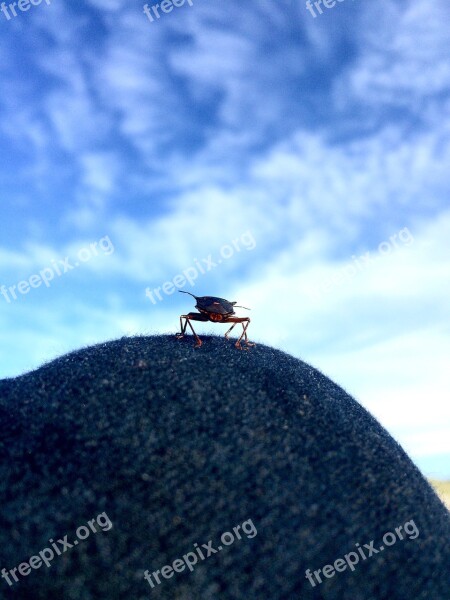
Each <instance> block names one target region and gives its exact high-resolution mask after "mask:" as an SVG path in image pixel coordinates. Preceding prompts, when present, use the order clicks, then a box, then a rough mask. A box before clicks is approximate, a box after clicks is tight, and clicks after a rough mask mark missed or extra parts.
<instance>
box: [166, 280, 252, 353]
mask: <svg viewBox="0 0 450 600" xmlns="http://www.w3.org/2000/svg"><path fill="white" fill-rule="evenodd" d="M178 291H179V292H182V293H183V294H189V295H190V296H192V297H193V298H195V299H196V301H197V302H196V304H195V308H196V309H197V310H198V311H199V312H190V313H188V314H187V315H181V316H180V328H181V332H180V333H177V336H176V337H177V338H178V339H181V338H182V337H184V334H185V333H186V327H187V326H188V325H189V327H190V328H191V331H192V333H193V334H194V337H195V341H196V343H195V345H194V348H200V346H201V345H202V341H201V339H200V338H199V337H198V335H197V334H196V333H195V331H194V328H193V327H192V323H191V321H212V322H213V323H233V324H232V326H231V327H230V329H229V330H228V331H227V332H226V334H225V337H226V339H228V334H229V333H230V332H231V330H232V329H233V328H234V327H235V326H236V325H237V324H238V323H241V324H242V333H241V336H240V338H239V339H238V341H237V342H236V344H235V346H236V348H239V350H242V346H241V340H242V338H244V344H245V345H246V346H255V344H252V343H251V342H249V341H248V337H247V327H248V326H249V324H250V319H249V318H248V317H236V316H234V314H235V313H234V309H235V307H236V308H245V306H236V302H229V301H228V300H225V298H216V297H214V296H194V294H191V293H190V292H185V291H183V290H178ZM245 310H250V309H249V308H245ZM183 319H184V323H183Z"/></svg>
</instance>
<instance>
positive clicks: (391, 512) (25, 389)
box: [0, 336, 450, 600]
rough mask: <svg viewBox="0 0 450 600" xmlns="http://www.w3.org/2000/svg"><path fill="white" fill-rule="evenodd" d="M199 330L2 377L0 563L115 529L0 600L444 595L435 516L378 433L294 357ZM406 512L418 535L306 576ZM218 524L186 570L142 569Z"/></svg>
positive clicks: (395, 599) (423, 491)
mask: <svg viewBox="0 0 450 600" xmlns="http://www.w3.org/2000/svg"><path fill="white" fill-rule="evenodd" d="M202 340H203V342H204V343H203V346H202V347H201V348H199V349H194V348H193V340H192V337H191V336H189V337H186V338H184V339H183V340H176V339H175V338H174V337H173V336H151V337H144V336H142V337H134V338H122V339H120V340H117V341H113V342H108V343H104V344H99V345H96V346H93V347H90V348H86V349H82V350H79V351H76V352H72V353H70V354H68V355H65V356H62V357H60V358H58V359H56V360H54V361H52V362H50V363H48V364H45V365H44V366H42V367H41V368H39V369H37V370H35V371H33V372H30V373H28V374H25V375H22V376H20V377H17V378H15V379H6V380H3V381H0V424H1V431H2V435H1V438H2V439H1V442H0V452H1V457H2V460H1V464H0V470H1V477H0V506H1V511H0V569H5V568H6V570H7V572H9V571H10V570H11V569H13V568H14V567H18V566H19V565H20V564H21V563H24V562H25V563H28V561H29V559H30V557H32V556H36V555H39V552H40V551H41V550H43V549H44V548H46V547H47V548H50V549H51V546H50V542H49V540H50V539H51V540H54V543H55V544H56V543H57V541H56V540H58V539H60V538H64V536H65V535H67V536H68V537H67V539H68V540H69V541H73V540H74V539H75V538H76V536H75V531H76V530H77V528H79V527H80V526H86V524H87V522H88V521H89V520H92V519H94V518H95V517H97V516H98V515H100V514H104V516H103V517H102V519H103V521H102V522H103V523H104V524H105V523H106V517H107V518H108V519H109V521H110V522H111V523H112V527H111V528H109V529H108V528H107V527H106V526H105V527H104V530H101V531H99V526H98V525H97V532H96V533H94V532H93V531H91V532H90V534H88V536H87V538H86V539H85V540H83V541H81V540H80V541H79V543H78V544H77V546H76V547H75V546H74V547H73V548H70V549H67V550H66V551H65V552H64V553H62V554H61V556H59V555H55V557H54V559H53V560H52V561H51V566H50V567H49V568H47V567H46V566H45V565H42V566H41V567H40V568H33V569H31V572H30V573H29V574H28V575H26V576H22V575H20V574H19V573H18V572H16V575H17V576H18V581H17V582H15V581H14V580H13V579H12V576H11V575H9V578H10V580H12V585H9V584H8V582H7V581H6V579H5V578H2V579H0V597H1V598H6V599H9V598H15V599H19V600H22V599H23V600H28V599H30V600H41V599H42V600H44V599H45V600H48V599H53V598H55V599H56V598H57V599H58V600H66V599H68V600H71V599H77V600H80V599H81V600H97V599H105V600H114V599H122V598H123V599H127V600H128V599H132V600H141V599H148V598H150V597H152V598H167V599H171V600H216V599H220V600H222V599H224V600H232V599H233V600H234V599H235V600H244V599H250V600H253V599H254V600H266V599H267V600H269V599H270V600H300V599H309V598H311V599H319V598H320V599H324V600H384V599H386V600H405V599H406V598H408V599H413V600H445V598H450V580H449V577H450V576H449V571H448V565H449V562H450V561H449V558H450V551H449V547H448V541H447V540H448V537H449V533H450V519H449V513H448V511H447V510H446V509H445V507H444V505H443V504H442V503H441V501H440V500H439V499H438V497H437V496H436V494H435V493H434V491H433V490H432V488H431V487H430V485H429V484H428V483H427V481H426V480H425V479H424V477H423V476H422V474H421V473H420V472H419V470H418V469H417V468H416V467H415V465H414V464H413V463H412V462H411V460H410V459H409V458H408V456H407V455H406V454H405V452H404V451H403V450H402V448H401V447H400V446H399V445H398V444H397V443H396V442H395V440H394V439H393V438H392V437H391V436H390V435H389V434H388V433H387V432H386V431H385V430H384V429H383V427H381V426H380V424H379V423H378V422H377V421H376V420H375V419H374V418H373V417H372V416H371V415H370V414H369V413H368V412H367V411H366V410H365V409H364V408H362V407H361V406H360V405H359V404H358V403H357V402H356V401H355V400H354V399H353V398H351V397H350V396H349V395H348V394H347V393H346V392H345V391H344V390H343V389H342V388H340V387H339V386H337V385H336V384H334V383H333V382H332V381H331V380H330V379H328V378H327V377H325V376H324V375H322V374H321V373H320V372H319V371H318V370H317V369H314V368H313V367H311V366H310V365H308V364H306V363H304V362H302V361H301V360H298V359H296V358H294V357H292V356H289V355H287V354H285V353H283V352H281V351H279V350H275V349H273V348H270V347H267V346H264V345H258V346H256V347H255V348H252V349H251V350H250V351H248V352H244V351H239V350H237V349H235V347H234V345H233V342H232V341H226V340H224V339H223V338H219V337H216V336H202ZM380 376H382V374H380ZM405 410H407V406H405ZM105 515H106V517H105ZM411 522H413V523H414V525H415V527H416V529H417V532H418V535H416V536H415V535H413V533H412V530H413V527H412V525H410V526H409V529H408V531H409V533H410V535H405V534H404V535H403V539H402V540H400V539H397V541H396V542H395V543H393V544H392V545H390V546H389V547H385V549H384V550H383V551H378V552H377V553H376V554H375V553H374V554H373V555H372V556H370V557H367V559H364V560H363V559H362V556H361V558H360V559H359V562H358V564H355V566H354V570H351V569H350V567H349V563H348V562H347V568H346V569H345V570H343V571H342V572H335V574H334V575H333V576H330V577H327V576H324V575H323V572H322V575H321V578H322V583H319V582H318V581H317V579H316V580H313V581H314V583H315V585H314V586H313V585H312V584H311V583H310V581H309V580H308V579H307V577H306V575H305V571H306V570H307V569H311V570H312V571H314V570H317V569H323V567H324V566H325V565H333V564H334V563H335V561H336V560H337V559H339V558H343V557H344V555H346V554H348V553H349V552H351V551H357V549H358V546H357V544H359V547H360V548H361V550H362V549H363V548H364V544H367V545H369V546H370V542H371V541H372V540H374V541H375V546H374V547H376V548H379V547H380V544H381V543H382V538H383V536H384V534H385V533H386V532H391V533H392V532H394V533H395V528H398V527H399V526H401V525H405V524H406V523H411ZM244 524H245V525H244ZM238 525H240V526H241V528H240V529H239V531H240V535H241V539H239V538H238V537H237V534H236V532H234V533H233V528H234V527H236V526H238ZM405 530H407V528H406V526H405V527H404V531H405ZM83 531H84V535H85V530H83ZM223 532H229V533H230V534H231V535H232V536H234V541H233V542H232V543H229V544H228V545H226V543H228V542H229V541H230V540H231V538H230V537H229V536H228V537H226V538H224V539H226V540H227V542H226V543H224V544H222V546H223V548H222V550H220V551H217V552H214V553H212V552H211V555H210V556H208V557H207V558H205V559H204V560H203V559H200V554H198V553H197V554H198V557H199V558H198V562H197V564H195V566H193V570H192V571H191V570H190V569H188V568H185V569H184V570H183V571H182V572H181V570H180V572H175V571H173V569H172V574H171V575H170V576H168V578H167V579H166V578H164V577H163V576H162V575H161V574H160V575H159V577H160V579H161V583H160V584H159V585H158V584H157V582H156V583H155V580H154V579H152V581H153V586H154V587H152V586H151V584H150V583H149V582H148V581H147V580H145V579H144V571H145V570H148V572H149V573H150V574H151V573H152V572H155V571H157V570H159V571H160V570H161V569H162V567H164V566H165V565H173V564H174V561H175V560H176V559H181V558H182V557H183V556H184V555H186V554H187V553H188V552H194V554H195V552H196V551H197V548H199V549H201V548H202V545H203V544H204V545H205V546H208V542H209V541H210V540H212V546H213V547H214V548H215V549H217V547H218V545H219V544H220V542H221V535H222V533H223ZM255 532H257V533H255ZM389 539H390V540H391V541H392V538H389ZM195 544H198V545H197V546H194V545H195ZM60 547H61V545H60ZM210 547H211V546H210ZM203 552H204V554H206V549H205V548H204V550H203ZM367 553H368V550H367V549H366V554H367ZM192 560H193V559H192ZM355 560H356V559H355ZM338 564H340V563H338ZM180 568H181V567H180ZM23 571H24V572H25V571H26V568H25V567H23ZM166 573H167V574H168V573H169V572H168V571H167V570H166Z"/></svg>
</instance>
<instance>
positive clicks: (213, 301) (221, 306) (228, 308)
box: [195, 296, 234, 315]
mask: <svg viewBox="0 0 450 600" xmlns="http://www.w3.org/2000/svg"><path fill="white" fill-rule="evenodd" d="M195 308H197V309H198V310H199V311H200V312H206V313H215V314H219V315H234V307H233V304H232V303H231V302H228V300H225V299H224V298H215V297H214V296H202V297H201V298H197V304H196V305H195Z"/></svg>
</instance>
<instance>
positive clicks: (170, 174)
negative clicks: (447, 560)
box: [0, 0, 450, 477]
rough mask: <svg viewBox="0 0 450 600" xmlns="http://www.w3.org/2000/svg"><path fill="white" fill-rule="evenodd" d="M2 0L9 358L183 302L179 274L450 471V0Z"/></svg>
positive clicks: (166, 325)
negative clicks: (11, 4)
mask: <svg viewBox="0 0 450 600" xmlns="http://www.w3.org/2000/svg"><path fill="white" fill-rule="evenodd" d="M149 5H150V6H152V3H149ZM9 16H10V18H9V20H8V18H7V17H6V15H5V14H3V13H0V56H1V61H0V82H1V90H2V93H1V95H0V152H1V156H2V160H1V162H0V211H1V212H0V220H1V238H0V285H3V286H5V287H4V288H3V290H4V294H3V295H0V326H1V331H2V337H1V339H2V343H1V344H0V376H2V377H9V376H15V375H18V374H20V373H23V372H26V371H27V370H30V369H34V368H36V367H38V366H39V365H40V364H42V363H43V362H44V361H47V360H50V359H52V358H54V357H56V356H59V355H61V354H62V353H64V352H67V351H70V350H72V349H76V348H79V347H81V346H85V345H87V344H93V343H96V342H99V341H104V340H108V339H114V338H116V337H120V336H122V335H131V334H136V333H147V334H151V333H156V332H175V331H176V329H177V327H178V316H179V314H180V313H181V312H186V311H188V310H192V309H193V305H192V302H191V299H189V297H187V296H184V295H181V294H178V293H173V292H174V290H175V289H176V287H177V285H179V287H183V288H184V289H187V290H189V291H191V292H193V293H194V294H197V295H208V294H213V295H217V296H221V297H225V298H229V299H230V300H236V301H238V304H242V305H244V306H249V307H251V309H252V312H251V313H250V314H251V318H252V323H251V329H250V330H249V333H250V337H251V338H252V339H253V340H255V341H257V342H258V341H259V342H262V343H266V344H270V345H274V346H276V347H278V348H281V349H283V350H285V351H287V352H289V353H291V354H294V355H295V356H298V357H300V358H302V359H303V360H306V361H307V362H309V363H311V364H313V365H314V366H316V367H318V368H319V369H320V370H322V371H323V372H324V373H326V374H327V375H329V376H330V377H332V378H333V379H334V380H335V381H336V382H337V383H339V384H340V385H342V386H343V387H344V388H345V389H346V390H348V391H349V392H350V393H351V394H352V395H353V396H355V397H356V398H357V399H358V400H359V402H361V404H363V405H364V406H365V407H366V408H367V409H368V410H370V412H371V413H372V414H374V415H375V416H376V417H377V418H378V419H379V420H380V421H381V422H382V424H383V425H384V426H385V427H386V428H387V429H388V430H389V431H390V432H391V433H392V435H394V437H395V438H396V439H397V440H399V441H400V442H401V443H402V445H403V446H404V448H405V449H406V450H407V452H408V453H409V454H410V455H411V456H412V457H413V459H414V460H415V461H416V462H417V464H418V465H419V466H420V467H422V469H423V470H424V472H426V474H427V475H435V476H441V477H450V405H449V402H448V400H449V395H450V382H449V360H448V359H449V355H450V326H449V322H450V321H449V312H450V311H449V302H448V297H449V293H450V244H449V238H450V202H449V193H450V173H449V165H450V118H449V117H450V60H449V56H450V41H449V37H448V22H449V18H450V6H449V5H448V2H446V1H445V0H436V1H435V2H433V3H432V4H430V3H426V2H425V0H416V1H414V2H412V1H408V0H402V1H392V0H379V1H378V2H376V3H375V2H365V1H363V0H358V1H354V2H352V1H350V0H345V1H342V2H340V3H339V2H338V3H336V5H335V6H334V7H333V8H330V9H325V8H324V9H323V14H321V15H317V16H316V18H313V17H312V15H311V14H310V13H309V12H308V10H307V9H306V6H305V3H304V2H297V1H296V0H258V1H255V2H254V3H243V2H238V1H234V0H228V2H227V3H223V2H222V3H220V2H218V1H216V0H193V5H192V6H189V5H188V4H187V3H186V4H185V5H184V6H181V7H179V8H174V9H173V11H172V12H170V13H167V14H162V15H161V18H160V19H155V20H154V22H150V20H149V19H148V18H147V17H146V16H145V14H144V12H143V2H134V1H131V2H130V1H129V0H128V1H122V0H89V1H88V0H84V1H82V0H80V1H79V2H77V3H69V2H65V1H63V0H51V1H50V2H49V4H48V5H47V4H46V2H43V3H42V4H40V5H37V6H31V7H30V9H29V10H28V11H26V12H21V11H19V10H18V11H17V16H16V17H13V16H11V15H10V14H9ZM91 244H96V246H94V245H93V246H91ZM219 260H220V262H219ZM76 263H78V265H77V266H76ZM213 264H214V266H213ZM198 265H200V266H202V265H203V271H204V272H203V273H202V272H201V270H200V267H199V266H198ZM192 269H194V271H192ZM64 271H65V272H64ZM195 271H196V272H197V278H196V279H192V277H193V276H192V273H194V272H195ZM183 273H184V275H183ZM51 274H52V276H53V279H49V278H50V277H51ZM186 274H189V276H190V278H191V280H192V285H190V283H189V281H185V284H184V285H180V282H182V278H183V277H185V276H186ZM33 276H34V278H33ZM177 276H179V277H178V279H177V280H176V281H177V283H176V284H174V283H173V281H174V278H176V277H177ZM44 278H47V279H49V280H48V281H47V285H45V283H44ZM39 281H40V283H39ZM20 282H25V283H23V284H22V285H21V288H20V289H21V291H18V289H17V288H18V286H19V284H20ZM166 282H172V283H171V284H170V283H166ZM165 283H166V288H165V289H166V291H167V293H166V292H164V291H163V290H162V289H161V288H163V285H164V284H165ZM12 286H16V288H13V293H12V292H11V291H10V288H11V287H12ZM158 288H160V290H159V295H160V297H161V300H159V299H158V297H157V295H155V293H154V292H153V291H154V290H155V289H158ZM5 290H6V291H5ZM146 290H147V292H150V293H153V302H152V300H151V299H150V296H149V295H148V294H147V295H146ZM14 294H15V295H16V297H17V298H16V299H15V298H14ZM244 312H245V311H244ZM209 331H213V332H215V333H221V332H222V333H223V331H222V329H221V328H220V327H219V326H208V325H206V326H199V333H200V332H209Z"/></svg>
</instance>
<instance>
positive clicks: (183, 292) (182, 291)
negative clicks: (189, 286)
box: [178, 290, 198, 300]
mask: <svg viewBox="0 0 450 600" xmlns="http://www.w3.org/2000/svg"><path fill="white" fill-rule="evenodd" d="M178 291H179V292H181V293H182V294H189V296H192V297H193V298H195V299H196V300H197V298H198V296H194V294H191V292H185V291H184V290H178Z"/></svg>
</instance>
